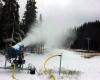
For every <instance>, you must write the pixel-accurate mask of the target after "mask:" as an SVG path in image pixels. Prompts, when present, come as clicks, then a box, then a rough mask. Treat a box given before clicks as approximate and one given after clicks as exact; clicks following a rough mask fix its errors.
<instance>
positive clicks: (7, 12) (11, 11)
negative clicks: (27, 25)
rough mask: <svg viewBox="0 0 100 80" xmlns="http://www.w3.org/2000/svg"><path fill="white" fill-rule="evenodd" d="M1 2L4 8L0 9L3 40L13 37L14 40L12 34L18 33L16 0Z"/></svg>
mask: <svg viewBox="0 0 100 80" xmlns="http://www.w3.org/2000/svg"><path fill="white" fill-rule="evenodd" d="M3 1H4V6H3V9H2V16H1V20H2V24H1V26H2V31H3V35H4V39H6V38H13V37H15V38H16V36H13V35H12V34H16V33H18V32H20V26H19V5H18V2H17V1H16V0H3ZM15 32H16V33H15ZM17 35H18V34H17Z"/></svg>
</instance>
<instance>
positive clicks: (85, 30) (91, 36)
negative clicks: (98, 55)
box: [71, 21, 100, 51]
mask: <svg viewBox="0 0 100 80" xmlns="http://www.w3.org/2000/svg"><path fill="white" fill-rule="evenodd" d="M75 33H76V35H77V38H76V40H75V41H74V43H73V44H72V46H71V47H72V48H75V49H85V50H89V49H90V50H99V51H100V37H99V34H100V21H95V22H88V23H84V24H83V25H81V26H80V27H78V28H77V30H75Z"/></svg>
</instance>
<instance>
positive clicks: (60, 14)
mask: <svg viewBox="0 0 100 80" xmlns="http://www.w3.org/2000/svg"><path fill="white" fill-rule="evenodd" d="M26 1H27V0H19V2H20V5H21V9H20V15H21V16H22V15H23V11H24V9H25V3H26ZM36 1H37V4H36V6H37V7H38V9H37V11H38V14H40V13H42V15H43V19H44V20H48V21H49V22H51V23H52V22H57V23H58V22H61V23H62V24H63V25H68V26H73V25H80V24H81V23H83V22H85V21H94V20H96V19H97V20H98V19H99V20H100V0H36Z"/></svg>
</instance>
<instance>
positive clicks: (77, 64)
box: [0, 49, 100, 80]
mask: <svg viewBox="0 0 100 80" xmlns="http://www.w3.org/2000/svg"><path fill="white" fill-rule="evenodd" d="M61 53H62V68H64V69H66V70H72V71H79V72H80V75H78V77H77V78H70V79H69V78H68V77H66V76H64V75H62V74H61V76H62V77H63V78H61V79H60V78H58V77H59V75H58V74H57V73H54V74H55V77H56V79H57V80H99V79H100V57H99V56H96V57H93V58H90V59H85V58H82V57H81V56H80V55H79V54H77V53H78V52H74V51H70V50H61V49H55V50H52V51H50V52H47V53H44V54H43V55H42V54H39V55H37V54H30V55H27V56H26V57H25V60H26V64H25V65H24V67H27V66H28V64H29V63H31V64H33V65H34V66H35V67H36V68H37V70H38V72H39V73H41V72H42V71H43V70H44V62H45V61H46V59H47V58H48V57H50V56H53V55H58V54H61ZM4 61H5V58H4V56H2V55H0V66H4ZM59 61H60V59H59V57H54V58H52V59H50V60H49V61H48V62H47V64H46V65H45V66H46V68H47V69H53V70H55V71H59V70H58V68H59ZM8 65H9V64H8ZM16 79H17V80H50V79H49V77H48V76H47V75H44V74H42V75H38V74H37V73H36V74H35V75H30V74H29V73H27V71H19V72H18V71H16ZM0 80H13V79H12V70H3V69H0Z"/></svg>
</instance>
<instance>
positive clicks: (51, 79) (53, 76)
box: [44, 55, 59, 80]
mask: <svg viewBox="0 0 100 80" xmlns="http://www.w3.org/2000/svg"><path fill="white" fill-rule="evenodd" d="M57 56H59V55H53V56H51V57H49V58H48V59H47V60H46V61H45V62H44V69H45V70H46V71H47V69H46V64H47V62H48V61H49V60H50V59H52V58H53V57H57ZM50 80H56V77H55V75H54V74H51V78H50Z"/></svg>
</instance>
